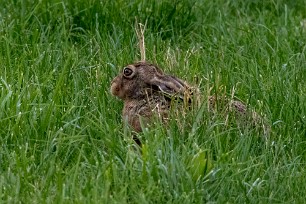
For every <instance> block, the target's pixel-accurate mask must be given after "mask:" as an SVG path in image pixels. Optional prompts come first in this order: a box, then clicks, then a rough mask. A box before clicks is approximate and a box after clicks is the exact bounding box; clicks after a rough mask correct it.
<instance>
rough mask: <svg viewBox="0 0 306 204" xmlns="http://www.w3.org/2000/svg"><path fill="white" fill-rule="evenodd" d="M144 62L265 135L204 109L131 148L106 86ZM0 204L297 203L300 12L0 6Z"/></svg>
mask: <svg viewBox="0 0 306 204" xmlns="http://www.w3.org/2000/svg"><path fill="white" fill-rule="evenodd" d="M136 20H137V21H138V22H142V23H145V22H147V29H146V32H145V40H146V55H147V56H146V58H147V59H148V60H149V61H151V62H154V63H156V64H158V65H159V66H160V67H162V68H163V70H164V71H165V72H166V73H171V74H173V75H175V76H178V77H180V78H182V79H184V80H186V81H188V82H189V83H190V84H192V85H194V86H196V87H197V88H199V90H200V91H201V94H203V95H205V94H207V92H208V90H210V89H211V91H212V92H222V93H225V94H227V95H231V94H235V96H236V97H237V98H239V99H241V100H242V101H245V102H246V103H247V104H249V106H250V107H252V108H254V109H255V110H256V111H257V112H259V113H261V114H262V115H264V116H265V118H266V120H267V123H268V124H269V125H270V126H271V133H270V135H269V136H268V137H267V138H264V137H263V135H262V132H260V131H259V130H257V129H252V128H245V129H241V128H238V127H237V126H235V125H228V124H225V122H224V121H222V120H220V119H219V118H211V117H208V113H207V111H205V110H204V109H203V108H202V107H204V106H205V101H203V104H204V106H199V107H198V108H195V109H194V110H191V111H190V112H186V113H185V114H183V115H181V116H180V117H178V118H173V120H171V122H170V124H169V125H168V126H167V127H165V126H163V125H161V124H160V123H159V121H156V125H155V126H154V128H148V129H146V131H144V132H143V133H141V134H139V135H138V137H139V138H140V139H141V141H142V143H143V147H142V148H141V149H140V148H138V147H137V145H135V143H134V141H133V139H132V134H133V133H132V132H131V130H130V129H129V128H128V127H127V126H126V125H124V124H123V122H122V119H121V110H122V106H123V104H122V101H120V100H118V99H117V98H116V97H114V96H112V95H111V94H110V91H109V89H110V82H111V80H112V79H113V77H114V76H116V75H117V74H118V73H119V72H120V71H121V69H122V67H123V66H124V65H127V64H130V63H133V62H135V61H138V60H140V54H139V48H138V39H137V35H136V32H135V30H134V27H135V22H136ZM0 70H1V72H0V90H1V91H0V145H1V146H0V202H1V203H304V202H305V200H306V194H305V192H306V172H305V168H306V131H305V130H306V83H305V81H306V3H305V1H304V0H296V1H285V0H279V1H276V0H268V1H259V0H250V1H245V0H216V1H209V0H203V1H201V0H181V1H179V0H174V1H173V0H162V1H157V0H148V1H140V0H132V1H123V0H117V1H103V0H101V1H95V0H88V1H85V0H76V1H72V0H71V1H69V0H68V1H60V0H40V1H28V0H25V1H0Z"/></svg>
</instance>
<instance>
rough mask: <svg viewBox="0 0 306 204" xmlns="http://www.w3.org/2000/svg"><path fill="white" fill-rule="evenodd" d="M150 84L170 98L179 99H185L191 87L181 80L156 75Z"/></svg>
mask: <svg viewBox="0 0 306 204" xmlns="http://www.w3.org/2000/svg"><path fill="white" fill-rule="evenodd" d="M150 84H151V85H154V86H157V87H158V88H159V90H160V91H162V92H163V93H165V94H166V95H169V96H170V97H179V98H181V99H184V94H185V93H186V91H187V90H189V89H190V87H189V86H188V85H187V84H186V83H185V82H184V81H183V80H181V79H179V78H177V77H174V76H170V75H159V74H157V75H155V76H154V77H153V78H152V79H151V80H150Z"/></svg>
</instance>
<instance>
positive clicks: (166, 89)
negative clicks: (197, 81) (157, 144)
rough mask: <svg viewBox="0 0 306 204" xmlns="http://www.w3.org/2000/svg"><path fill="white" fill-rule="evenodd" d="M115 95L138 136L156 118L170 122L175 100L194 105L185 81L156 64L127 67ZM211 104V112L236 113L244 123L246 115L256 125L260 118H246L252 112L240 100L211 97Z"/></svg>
mask: <svg viewBox="0 0 306 204" xmlns="http://www.w3.org/2000/svg"><path fill="white" fill-rule="evenodd" d="M111 93H112V94H113V95H114V96H117V97H119V98H120V99H121V100H123V102H124V107H123V111H122V115H123V118H124V120H126V121H127V122H128V124H129V125H130V126H131V127H132V128H133V129H134V130H135V131H136V132H141V131H142V126H141V123H143V124H144V125H146V124H149V123H150V120H151V118H152V117H153V116H154V115H157V116H158V117H160V118H161V119H163V120H165V119H166V118H168V111H169V109H170V106H171V100H173V99H179V100H182V101H184V102H186V101H188V102H190V100H191V97H190V96H191V95H192V94H193V91H192V88H191V87H190V86H189V85H188V84H187V83H186V82H184V81H183V80H181V79H179V78H176V77H174V76H171V75H166V74H164V73H163V72H162V70H161V69H160V68H158V67H157V66H156V65H154V64H151V63H148V62H144V61H141V62H137V63H134V64H130V65H127V66H126V67H124V69H123V71H122V72H121V73H120V74H119V75H118V76H116V77H115V78H114V79H113V80H112V82H111ZM208 102H209V103H208V104H209V109H210V110H211V111H221V112H223V113H224V114H228V113H229V112H234V113H235V115H237V116H238V117H240V118H242V120H244V117H245V116H246V115H251V116H250V117H251V118H252V120H253V121H255V122H256V121H257V120H259V118H260V116H259V115H258V114H257V113H256V112H252V111H251V113H252V114H246V113H247V112H250V111H249V110H248V108H247V106H246V105H245V104H243V103H242V102H240V101H237V100H231V99H227V98H226V97H221V98H217V97H216V96H209V97H208Z"/></svg>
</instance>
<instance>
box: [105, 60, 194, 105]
mask: <svg viewBox="0 0 306 204" xmlns="http://www.w3.org/2000/svg"><path fill="white" fill-rule="evenodd" d="M187 89H189V87H188V85H187V84H186V83H185V82H184V81H182V80H180V79H178V78H176V77H174V76H170V75H165V74H164V73H163V72H162V71H161V70H160V69H159V68H158V67H157V66H156V65H153V64H151V63H148V62H137V63H135V64H130V65H127V66H125V67H124V68H123V71H122V72H121V73H120V74H119V75H118V76H116V77H115V78H114V79H113V80H112V82H111V93H112V94H113V95H114V96H117V97H119V98H120V99H122V100H132V99H143V98H145V97H146V94H148V92H150V93H154V92H158V91H160V92H163V93H165V94H166V95H170V96H174V95H176V96H177V97H183V96H184V93H185V91H186V90H187Z"/></svg>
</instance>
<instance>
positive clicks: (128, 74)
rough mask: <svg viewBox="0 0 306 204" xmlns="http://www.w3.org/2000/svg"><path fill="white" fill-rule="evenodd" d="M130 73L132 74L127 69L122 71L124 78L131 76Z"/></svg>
mask: <svg viewBox="0 0 306 204" xmlns="http://www.w3.org/2000/svg"><path fill="white" fill-rule="evenodd" d="M132 73H133V70H131V69H130V68H128V67H126V68H124V70H123V74H124V76H126V77H129V76H131V75H132Z"/></svg>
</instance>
